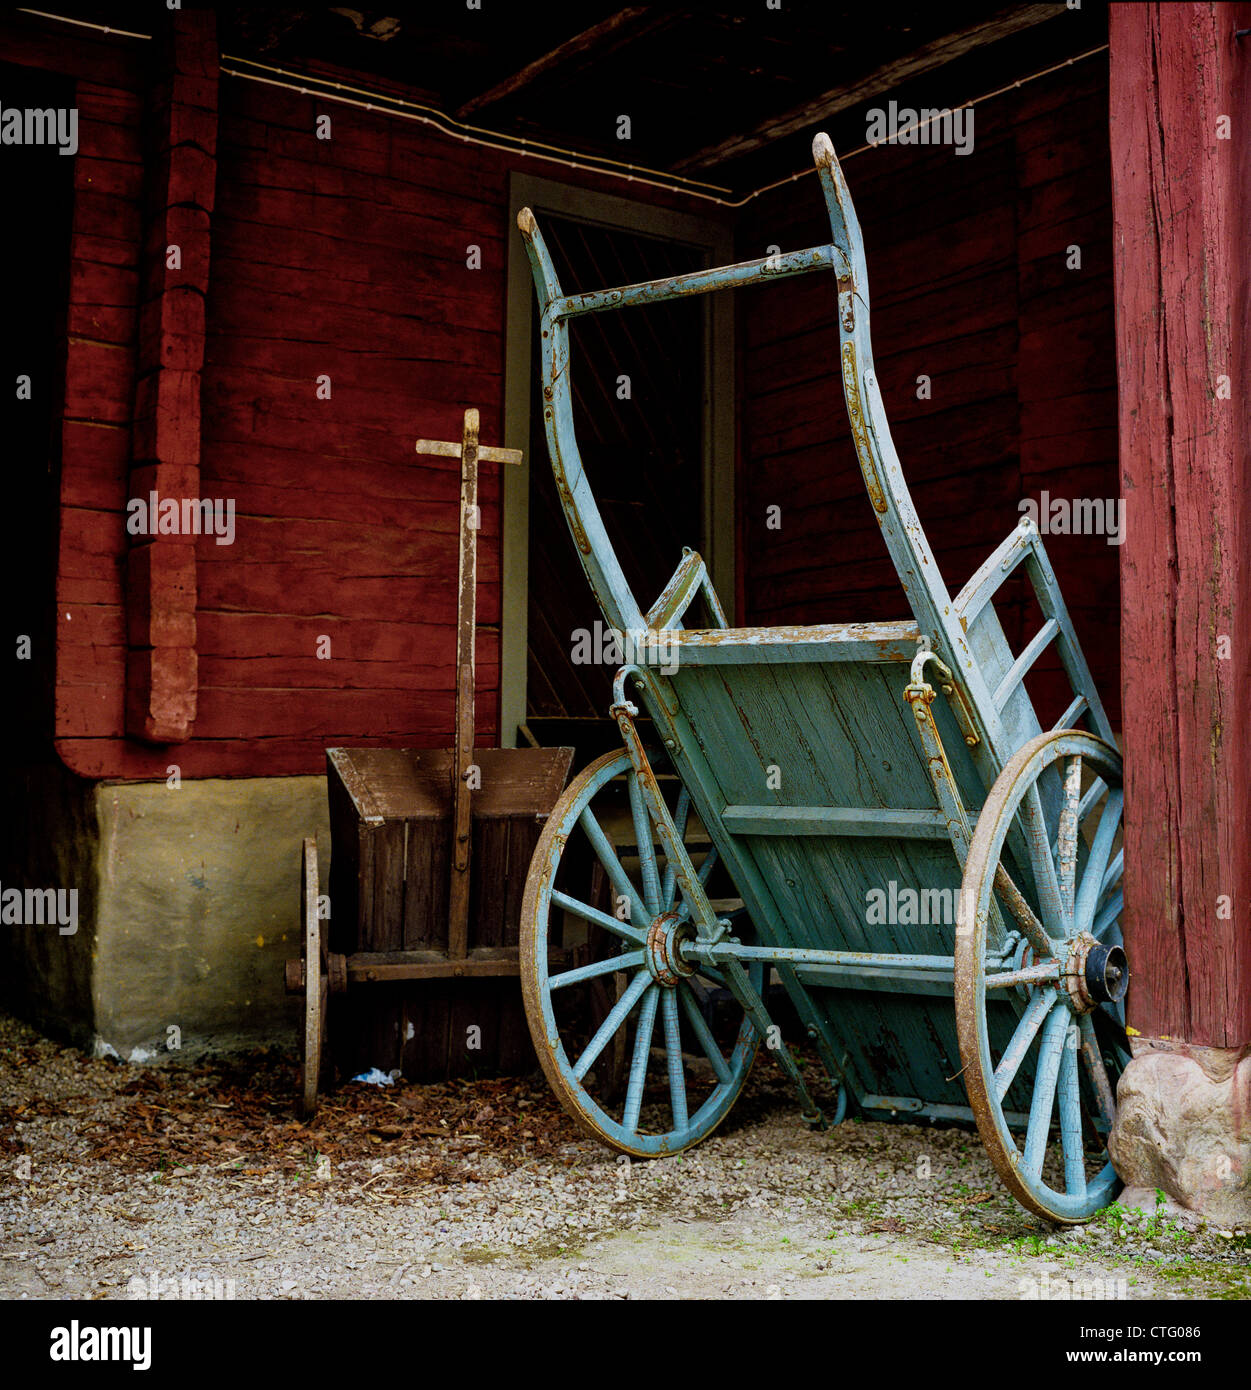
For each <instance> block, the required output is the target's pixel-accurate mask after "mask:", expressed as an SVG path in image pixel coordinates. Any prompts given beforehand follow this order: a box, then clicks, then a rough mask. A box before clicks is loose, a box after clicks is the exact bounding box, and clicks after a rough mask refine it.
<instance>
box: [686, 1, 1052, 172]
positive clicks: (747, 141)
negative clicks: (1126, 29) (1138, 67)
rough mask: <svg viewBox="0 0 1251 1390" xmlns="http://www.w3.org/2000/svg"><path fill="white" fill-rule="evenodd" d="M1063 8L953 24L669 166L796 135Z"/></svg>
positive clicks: (720, 159)
mask: <svg viewBox="0 0 1251 1390" xmlns="http://www.w3.org/2000/svg"><path fill="white" fill-rule="evenodd" d="M1065 12H1066V7H1065V6H1064V5H1063V4H1058V3H1053V4H1045V5H1014V6H1013V7H1012V8H1011V9H1006V10H1000V11H999V12H998V13H997V14H994V15H991V16H990V18H989V19H984V20H981V21H980V22H979V23H977V24H972V25H969V26H968V27H967V28H964V29H957V30H954V31H953V32H952V33H950V34H943V35H942V36H941V37H940V38H937V39H932V40H931V41H930V42H929V43H927V44H922V46H921V47H920V48H917V49H914V50H913V51H912V52H911V53H905V54H904V55H903V56H902V57H900V58H893V59H892V60H891V61H890V62H889V63H885V64H883V65H882V66H881V67H880V68H876V69H874V71H873V72H871V73H868V74H867V75H866V76H864V77H861V78H858V79H857V80H856V81H854V82H852V83H851V84H850V85H846V84H844V85H843V86H840V87H833V88H831V89H830V90H829V91H828V92H823V93H822V94H821V95H820V96H818V97H813V98H812V99H811V100H810V101H806V102H804V103H803V104H802V105H801V106H795V107H792V108H791V110H789V111H784V112H783V113H782V114H781V115H778V116H771V117H770V118H769V119H768V120H767V121H765V122H763V123H762V124H761V125H759V126H757V127H756V129H755V130H753V131H750V132H748V133H745V134H741V135H731V136H728V137H727V138H726V139H724V140H719V141H718V142H717V143H716V144H715V145H708V146H706V147H705V148H704V149H702V150H696V151H695V152H694V153H693V154H688V155H685V156H684V157H683V158H682V159H679V160H678V161H677V163H675V164H673V165H671V166H670V168H671V171H672V172H673V173H675V174H692V173H696V172H698V171H700V170H703V169H711V168H713V166H714V165H717V164H722V163H724V162H725V161H726V160H727V159H737V158H739V157H740V156H741V155H745V154H751V153H753V151H755V150H759V149H762V148H763V147H764V146H765V145H768V144H771V143H772V142H773V141H775V140H780V139H781V138H782V137H783V136H786V135H794V134H795V133H796V132H797V131H801V130H804V129H805V128H806V127H808V126H812V125H815V124H816V123H817V122H818V121H824V120H829V118H830V117H831V116H837V115H838V113H839V112H840V111H846V110H848V109H849V108H851V107H853V106H858V105H859V104H860V103H861V102H862V101H869V100H871V99H872V98H873V97H876V96H880V95H881V94H882V93H883V92H889V91H890V90H891V89H892V88H895V87H898V86H899V85H900V84H901V83H903V82H906V81H907V80H908V79H910V78H913V77H920V76H921V75H922V74H923V73H927V72H933V71H934V69H935V68H941V67H943V66H945V65H946V64H947V63H950V62H952V61H954V60H955V59H956V58H960V57H963V56H964V54H966V53H967V52H969V50H970V49H973V48H977V47H979V46H981V45H983V44H988V43H994V42H996V41H997V40H998V39H1006V38H1009V37H1011V36H1012V35H1013V34H1018V33H1020V32H1021V31H1022V30H1025V29H1030V28H1032V27H1033V26H1034V25H1035V24H1041V23H1042V22H1043V20H1046V19H1054V18H1055V16H1056V15H1060V14H1064V13H1065Z"/></svg>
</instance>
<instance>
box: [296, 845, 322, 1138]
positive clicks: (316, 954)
mask: <svg viewBox="0 0 1251 1390" xmlns="http://www.w3.org/2000/svg"><path fill="white" fill-rule="evenodd" d="M300 918H301V922H302V924H303V940H302V942H301V951H300V955H301V958H302V961H303V965H304V1031H303V1034H302V1039H301V1049H300V1098H301V1104H302V1112H303V1114H304V1115H306V1116H311V1115H313V1114H315V1113H316V1111H317V1085H318V1082H319V1081H320V1079H321V1068H322V1057H323V1055H324V1052H325V1045H326V1006H327V1002H328V1000H329V948H328V946H327V943H326V931H325V925H324V924H323V923H322V922H321V921H320V920H319V919H318V914H317V841H316V840H314V839H311V838H310V839H306V840H305V841H304V851H303V855H302V857H301V866H300Z"/></svg>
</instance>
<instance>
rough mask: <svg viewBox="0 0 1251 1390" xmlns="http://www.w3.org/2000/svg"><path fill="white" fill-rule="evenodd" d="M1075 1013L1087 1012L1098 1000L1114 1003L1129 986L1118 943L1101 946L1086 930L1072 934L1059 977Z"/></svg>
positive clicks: (1123, 955) (1126, 970)
mask: <svg viewBox="0 0 1251 1390" xmlns="http://www.w3.org/2000/svg"><path fill="white" fill-rule="evenodd" d="M1060 979H1061V981H1062V983H1063V985H1064V988H1065V990H1066V991H1067V993H1068V996H1069V1005H1070V1007H1071V1008H1072V1009H1073V1010H1074V1012H1075V1013H1089V1012H1090V1011H1091V1010H1092V1009H1094V1008H1097V1007H1098V1006H1099V1005H1100V1004H1115V1003H1117V1002H1118V1001H1119V1000H1121V999H1123V998H1124V997H1125V991H1126V990H1127V989H1128V988H1129V960H1128V958H1127V957H1126V955H1125V952H1124V950H1123V949H1122V948H1121V947H1120V946H1105V945H1104V944H1103V943H1102V942H1099V941H1096V940H1095V938H1094V937H1093V936H1091V935H1090V933H1089V932H1079V933H1078V934H1077V936H1075V937H1074V938H1073V943H1072V946H1071V948H1070V950H1069V958H1068V960H1067V961H1066V962H1065V966H1064V973H1063V975H1061V977H1060Z"/></svg>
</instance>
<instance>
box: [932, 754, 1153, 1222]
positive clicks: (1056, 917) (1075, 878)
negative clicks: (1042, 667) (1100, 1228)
mask: <svg viewBox="0 0 1251 1390" xmlns="http://www.w3.org/2000/svg"><path fill="white" fill-rule="evenodd" d="M1122 802H1123V793H1122V773H1121V755H1120V754H1119V753H1118V752H1117V751H1116V749H1115V748H1113V747H1112V746H1111V745H1110V744H1107V743H1105V742H1104V741H1103V740H1102V739H1098V738H1095V737H1094V736H1093V735H1091V734H1087V733H1083V732H1080V731H1075V730H1069V731H1066V732H1058V733H1050V734H1041V735H1039V736H1038V737H1037V738H1035V739H1032V740H1031V741H1030V742H1029V743H1027V744H1025V745H1024V747H1022V748H1021V749H1020V750H1019V751H1018V752H1017V753H1016V754H1015V755H1014V756H1013V758H1012V759H1011V760H1010V761H1009V763H1008V764H1007V766H1006V767H1005V768H1004V770H1003V772H1002V773H1001V774H1000V775H999V777H998V778H997V779H996V781H995V785H994V787H993V788H992V789H991V793H990V796H989V797H988V798H987V800H986V804H985V806H984V807H983V809H982V813H981V815H980V816H979V817H978V821H977V827H976V830H975V831H974V835H973V842H972V845H971V847H970V850H969V856H968V860H967V862H966V865H965V872H964V881H963V885H962V892H961V901H960V911H959V915H958V918H957V922H958V925H957V931H956V952H955V987H956V1025H957V1031H958V1034H959V1039H960V1058H961V1061H962V1062H963V1064H964V1083H965V1087H966V1089H967V1091H968V1096H969V1103H970V1104H971V1105H972V1107H973V1112H974V1115H975V1116H976V1119H977V1127H978V1130H979V1132H980V1134H981V1138H982V1142H983V1143H984V1144H985V1146H986V1150H987V1152H988V1154H989V1156H990V1158H991V1161H992V1162H993V1163H994V1166H995V1169H996V1171H997V1172H998V1173H999V1176H1000V1177H1001V1178H1002V1179H1003V1181H1004V1183H1005V1184H1006V1186H1007V1187H1008V1188H1009V1190H1010V1191H1011V1192H1012V1193H1013V1195H1014V1196H1015V1197H1016V1198H1017V1199H1018V1201H1020V1202H1021V1203H1022V1204H1023V1205H1024V1206H1026V1207H1027V1208H1029V1210H1031V1211H1033V1212H1036V1213H1037V1214H1038V1215H1039V1216H1042V1217H1045V1218H1046V1219H1048V1220H1050V1221H1057V1222H1074V1221H1081V1220H1084V1219H1086V1218H1087V1217H1089V1216H1091V1215H1093V1214H1094V1213H1095V1212H1096V1211H1098V1210H1099V1209H1100V1208H1101V1207H1104V1206H1106V1205H1107V1204H1108V1203H1109V1202H1111V1201H1112V1199H1113V1197H1114V1196H1115V1195H1116V1193H1117V1191H1118V1190H1119V1186H1120V1183H1119V1179H1118V1178H1117V1175H1116V1172H1115V1171H1114V1169H1113V1167H1112V1164H1111V1162H1110V1161H1109V1160H1108V1157H1107V1135H1108V1132H1109V1130H1110V1129H1111V1126H1112V1120H1113V1118H1114V1115H1115V1107H1116V1082H1117V1078H1118V1076H1119V1072H1120V1067H1121V1065H1122V1064H1123V1061H1124V1057H1123V1054H1122V1053H1120V1051H1119V1049H1118V1048H1117V1047H1116V1045H1115V1043H1114V1042H1113V1041H1112V1038H1113V1037H1114V1035H1115V1034H1116V1032H1117V1031H1118V1030H1117V1026H1116V1024H1115V1023H1114V1022H1112V1026H1111V1027H1106V1026H1105V1024H1108V1023H1109V1022H1111V1021H1112V1019H1115V1018H1116V1016H1117V1010H1118V1009H1120V1008H1122V1007H1123V999H1124V995H1125V989H1126V987H1127V985H1128V980H1129V975H1128V963H1127V961H1126V959H1125V956H1124V952H1123V950H1122V949H1121V946H1120V938H1119V932H1118V930H1117V921H1118V919H1119V916H1120V888H1119V884H1120V877H1121V873H1120V865H1121V858H1120V854H1119V853H1117V854H1114V853H1113V851H1114V849H1115V848H1116V845H1117V840H1118V837H1119V831H1120V823H1121V809H1122ZM992 899H993V903H994V906H992ZM997 919H998V921H999V922H1002V924H1003V926H1002V928H998V927H997V926H996V921H997ZM996 935H1000V936H1002V937H1003V938H1004V939H999V940H997V939H995V938H996ZM988 951H990V952H992V953H993V955H992V961H993V964H994V968H993V969H991V970H989V971H988V969H987V953H988ZM1005 974H1007V975H1015V976H1017V977H1018V983H1015V984H1007V985H999V984H996V982H995V980H996V976H1003V975H1005ZM1022 974H1025V976H1026V977H1027V978H1026V979H1025V980H1023V981H1020V980H1019V977H1020V976H1021V975H1022ZM1101 1015H1102V1017H1101ZM1109 1016H1111V1018H1109ZM1120 1016H1121V1017H1123V1015H1120ZM1097 1025H1098V1026H1097ZM1057 1110H1058V1119H1059V1145H1058V1146H1054V1145H1052V1143H1051V1129H1052V1122H1053V1118H1054V1117H1055V1116H1056V1112H1057ZM1018 1117H1020V1118H1024V1119H1025V1123H1024V1124H1021V1123H1019V1120H1018ZM1026 1117H1027V1118H1026ZM1013 1120H1018V1124H1017V1128H1019V1129H1020V1128H1023V1129H1024V1143H1023V1144H1022V1145H1018V1142H1017V1138H1016V1137H1015V1136H1014V1134H1013V1124H1012V1121H1013Z"/></svg>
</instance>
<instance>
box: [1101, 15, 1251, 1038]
mask: <svg viewBox="0 0 1251 1390" xmlns="http://www.w3.org/2000/svg"><path fill="white" fill-rule="evenodd" d="M1109 16H1110V29H1109V48H1110V70H1111V87H1110V94H1109V114H1110V119H1111V137H1112V212H1113V222H1114V234H1113V241H1112V244H1113V248H1114V273H1115V289H1116V338H1117V385H1118V396H1119V412H1120V462H1121V486H1122V491H1123V493H1124V495H1125V499H1126V513H1127V514H1126V527H1125V542H1124V544H1123V545H1122V547H1121V555H1120V564H1121V683H1122V687H1123V690H1124V705H1123V708H1124V729H1125V733H1124V745H1125V831H1124V834H1125V914H1124V918H1123V923H1122V925H1123V930H1124V937H1125V947H1126V951H1127V952H1128V954H1129V959H1130V969H1131V970H1132V972H1133V983H1132V984H1131V986H1130V994H1129V1010H1130V1012H1129V1021H1130V1023H1132V1024H1133V1026H1134V1027H1135V1028H1137V1029H1138V1030H1139V1031H1140V1032H1141V1033H1144V1034H1147V1035H1148V1036H1152V1037H1165V1036H1167V1037H1170V1038H1174V1039H1177V1040H1179V1041H1182V1042H1186V1043H1191V1044H1197V1045H1199V1046H1211V1047H1240V1046H1241V1045H1242V1044H1244V1043H1246V1042H1247V1041H1248V1039H1251V931H1249V930H1248V921H1249V914H1251V839H1249V838H1248V835H1247V811H1248V807H1249V806H1251V764H1249V761H1248V760H1249V759H1251V733H1249V732H1248V727H1247V719H1246V715H1245V713H1244V710H1245V705H1246V691H1247V689H1248V685H1249V684H1251V566H1249V565H1248V563H1247V538H1248V536H1249V535H1251V495H1249V494H1248V490H1247V459H1248V457H1249V456H1251V415H1248V412H1247V408H1246V391H1247V381H1248V372H1249V370H1251V361H1249V357H1251V352H1249V351H1248V344H1249V343H1251V248H1249V247H1248V243H1247V226H1248V224H1249V222H1251V144H1248V141H1247V139H1246V130H1247V122H1248V120H1251V94H1249V93H1248V84H1247V63H1248V61H1249V60H1251V43H1249V41H1248V40H1247V39H1243V40H1242V41H1241V44H1240V43H1239V42H1238V41H1236V40H1235V38H1234V34H1235V31H1236V30H1238V29H1247V28H1251V5H1248V4H1207V3H1187V4H1139V5H1114V6H1112V7H1111V8H1110V10H1109Z"/></svg>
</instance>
